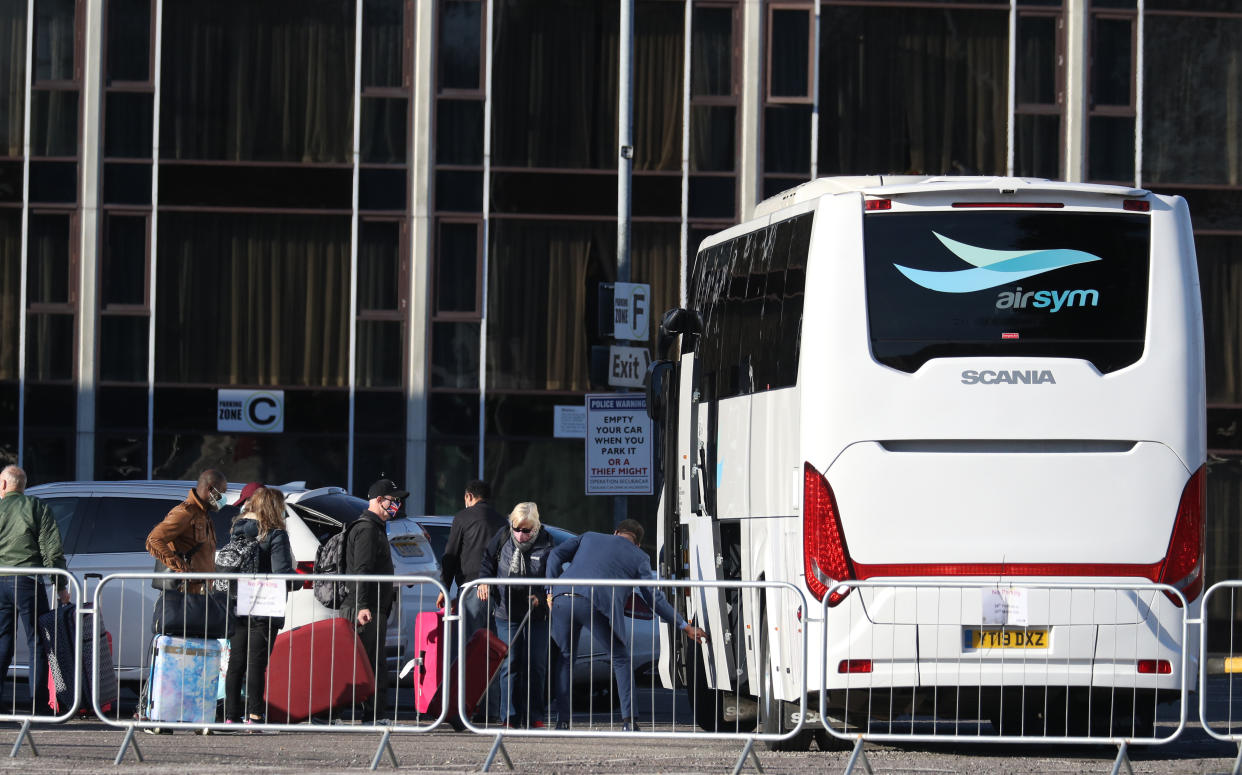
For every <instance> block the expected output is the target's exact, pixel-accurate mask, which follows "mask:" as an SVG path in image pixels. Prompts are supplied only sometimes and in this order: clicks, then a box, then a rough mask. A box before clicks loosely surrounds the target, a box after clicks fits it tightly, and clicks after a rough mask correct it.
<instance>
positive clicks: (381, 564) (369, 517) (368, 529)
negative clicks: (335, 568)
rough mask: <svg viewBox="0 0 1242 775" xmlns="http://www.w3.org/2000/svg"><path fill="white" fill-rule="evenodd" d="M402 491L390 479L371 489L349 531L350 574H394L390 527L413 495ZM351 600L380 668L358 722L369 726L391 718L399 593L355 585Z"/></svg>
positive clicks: (347, 609) (346, 608)
mask: <svg viewBox="0 0 1242 775" xmlns="http://www.w3.org/2000/svg"><path fill="white" fill-rule="evenodd" d="M409 495H410V494H409V493H408V492H407V491H405V490H400V489H397V485H396V484H394V483H393V481H392V480H391V479H380V480H379V481H378V482H376V483H375V484H373V485H371V489H369V490H367V499H368V503H367V510H366V511H364V512H362V515H361V516H359V517H358V519H357V521H355V522H353V523H351V524H350V525H349V527H348V528H347V529H348V530H349V535H348V536H346V539H345V541H346V542H345V573H347V574H359V575H371V576H391V575H393V565H392V550H391V549H390V548H389V546H388V528H387V527H386V525H385V523H386V522H387V521H388V520H390V519H392V518H393V517H395V516H396V515H397V513H398V512H399V511H400V510H401V502H402V501H403V500H405V499H406V498H408V497H409ZM349 586H350V596H349V597H348V598H347V599H346V601H345V604H344V605H343V606H342V611H341V613H342V614H344V615H345V616H346V617H348V618H350V619H353V620H354V622H355V624H356V625H357V627H358V638H359V640H361V641H362V647H363V648H364V649H365V650H366V652H367V656H368V657H370V659H371V667H372V669H374V670H375V697H374V698H373V699H372V700H370V701H368V702H366V703H363V704H362V707H361V708H359V709H357V712H356V714H355V720H357V721H362V722H364V723H368V722H374V721H378V720H380V719H387V718H390V716H389V712H388V665H387V662H386V660H385V659H384V646H385V642H386V640H387V635H388V612H389V611H391V610H392V601H393V598H394V597H395V589H394V587H393V585H392V583H391V582H389V583H378V584H350V585H349Z"/></svg>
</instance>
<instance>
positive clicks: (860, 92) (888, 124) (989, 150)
mask: <svg viewBox="0 0 1242 775" xmlns="http://www.w3.org/2000/svg"><path fill="white" fill-rule="evenodd" d="M820 52H821V53H820V70H819V72H820V104H821V105H824V106H826V107H825V109H824V111H823V113H822V114H821V116H820V134H819V166H820V172H821V174H825V175H850V174H875V173H913V174H931V175H937V174H977V175H1001V174H1004V172H1005V168H1006V166H1007V165H1006V156H1007V152H1006V145H1007V144H1006V131H1005V127H1006V125H1007V120H1006V116H1007V113H1008V88H1007V86H1006V84H1007V83H1008V82H1009V77H1008V71H1009V65H1008V61H1009V59H1008V58H1009V4H1008V3H998V4H986V5H985V4H979V5H972V6H971V8H970V9H969V10H956V9H949V8H944V9H940V8H928V7H926V5H920V6H911V7H891V6H885V7H858V6H854V5H835V4H831V3H830V4H826V5H825V6H824V8H823V17H822V21H821V36H820Z"/></svg>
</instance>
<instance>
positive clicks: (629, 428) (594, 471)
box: [586, 393, 653, 495]
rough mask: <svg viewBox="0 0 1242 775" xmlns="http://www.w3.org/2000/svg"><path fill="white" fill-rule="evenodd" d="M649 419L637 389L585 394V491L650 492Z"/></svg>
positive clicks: (648, 493) (591, 492)
mask: <svg viewBox="0 0 1242 775" xmlns="http://www.w3.org/2000/svg"><path fill="white" fill-rule="evenodd" d="M652 481H653V477H652V475H651V419H650V418H648V417H647V397H646V396H645V395H643V394H641V393H594V394H588V395H587V397H586V494H587V495H650V494H651V492H652Z"/></svg>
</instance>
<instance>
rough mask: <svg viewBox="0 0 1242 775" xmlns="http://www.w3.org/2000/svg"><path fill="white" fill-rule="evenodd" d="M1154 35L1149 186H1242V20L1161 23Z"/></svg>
mask: <svg viewBox="0 0 1242 775" xmlns="http://www.w3.org/2000/svg"><path fill="white" fill-rule="evenodd" d="M1147 35H1148V39H1147V46H1146V47H1145V49H1144V57H1145V60H1144V62H1145V64H1144V67H1145V70H1146V72H1147V74H1148V77H1147V78H1146V80H1145V81H1144V92H1143V100H1144V107H1143V181H1144V183H1214V184H1222V185H1229V186H1238V185H1242V19H1236V18H1233V19H1230V18H1213V17H1211V16H1189V17H1184V16H1161V17H1160V18H1159V24H1149V25H1148V26H1147ZM1153 36H1154V37H1153Z"/></svg>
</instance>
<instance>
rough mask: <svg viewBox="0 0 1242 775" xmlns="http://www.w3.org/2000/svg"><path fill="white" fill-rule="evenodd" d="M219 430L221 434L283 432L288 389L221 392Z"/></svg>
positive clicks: (217, 396) (217, 412)
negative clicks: (286, 390) (286, 391)
mask: <svg viewBox="0 0 1242 775" xmlns="http://www.w3.org/2000/svg"><path fill="white" fill-rule="evenodd" d="M216 430H218V431H220V432H221V433H283V432H284V430H285V391H283V390H220V391H218V392H217V394H216Z"/></svg>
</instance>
